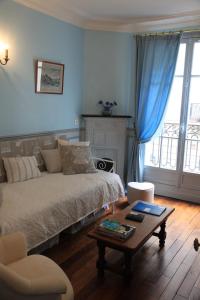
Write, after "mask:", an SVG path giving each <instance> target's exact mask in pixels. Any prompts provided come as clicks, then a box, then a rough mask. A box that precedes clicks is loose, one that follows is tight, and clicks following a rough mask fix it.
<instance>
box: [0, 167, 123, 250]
mask: <svg viewBox="0 0 200 300" xmlns="http://www.w3.org/2000/svg"><path fill="white" fill-rule="evenodd" d="M122 196H124V189H123V185H122V182H121V179H120V177H119V176H118V175H117V174H115V173H108V172H105V171H98V172H97V173H93V174H76V175H63V174H62V173H55V174H49V173H46V172H43V173H42V176H41V177H39V178H35V179H31V180H27V181H24V182H16V183H11V184H9V183H7V182H3V183H0V200H1V206H0V233H1V234H7V233H10V232H14V231H21V232H23V233H24V234H25V236H26V239H27V244H28V249H29V250H30V249H33V248H35V247H36V246H38V245H41V244H42V243H44V242H45V241H47V240H49V239H51V238H52V237H54V236H56V235H58V234H59V233H60V232H61V231H63V230H64V229H66V228H68V227H69V226H71V225H72V224H74V223H76V222H78V221H80V220H82V219H83V218H85V217H86V216H88V215H89V214H91V213H92V212H95V211H98V210H99V209H101V208H102V206H104V205H105V204H108V203H112V202H114V201H116V200H117V199H118V198H119V197H122Z"/></svg>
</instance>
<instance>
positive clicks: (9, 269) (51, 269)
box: [0, 232, 74, 300]
mask: <svg viewBox="0 0 200 300" xmlns="http://www.w3.org/2000/svg"><path fill="white" fill-rule="evenodd" d="M0 299H1V300H29V299H31V300H73V299H74V292H73V288H72V285H71V283H70V281H69V279H68V277H67V276H66V275H65V273H64V272H63V271H62V270H61V268H60V267H59V266H58V265H57V264H56V263H54V262H53V261H52V260H51V259H49V258H47V257H45V256H43V255H30V256H27V251H26V241H25V237H24V235H23V234H22V233H20V232H17V233H12V234H9V235H5V236H2V237H0Z"/></svg>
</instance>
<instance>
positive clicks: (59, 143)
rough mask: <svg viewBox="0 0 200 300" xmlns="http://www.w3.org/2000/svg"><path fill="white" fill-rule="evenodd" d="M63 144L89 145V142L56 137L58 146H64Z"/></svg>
mask: <svg viewBox="0 0 200 300" xmlns="http://www.w3.org/2000/svg"><path fill="white" fill-rule="evenodd" d="M65 145H75V146H89V145H90V142H89V141H84V142H82V141H81V142H80V141H78V142H73V141H69V140H66V139H62V138H58V146H65Z"/></svg>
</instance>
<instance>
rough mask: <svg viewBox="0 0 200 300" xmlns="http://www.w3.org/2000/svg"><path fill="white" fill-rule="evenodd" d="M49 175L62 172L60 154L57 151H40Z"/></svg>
mask: <svg viewBox="0 0 200 300" xmlns="http://www.w3.org/2000/svg"><path fill="white" fill-rule="evenodd" d="M41 153H42V157H43V159H44V161H45V165H46V168H47V171H48V172H49V173H58V172H61V171H62V165H61V158H60V152H59V150H58V149H48V150H41Z"/></svg>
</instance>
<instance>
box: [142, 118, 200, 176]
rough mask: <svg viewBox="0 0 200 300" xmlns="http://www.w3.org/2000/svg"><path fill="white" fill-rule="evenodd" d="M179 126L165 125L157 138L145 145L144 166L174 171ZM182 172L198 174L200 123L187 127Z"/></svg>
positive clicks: (174, 124)
mask: <svg viewBox="0 0 200 300" xmlns="http://www.w3.org/2000/svg"><path fill="white" fill-rule="evenodd" d="M179 131H180V125H179V124H178V123H165V124H164V128H163V130H162V133H161V134H160V136H159V137H157V138H155V139H154V140H153V141H151V142H150V143H148V144H147V147H146V161H145V164H146V165H150V166H153V167H158V168H165V169H171V170H175V169H176V165H177V153H178V140H179ZM183 170H184V171H186V172H193V173H200V123H190V124H188V126H187V132H186V139H185V155H184V164H183Z"/></svg>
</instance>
